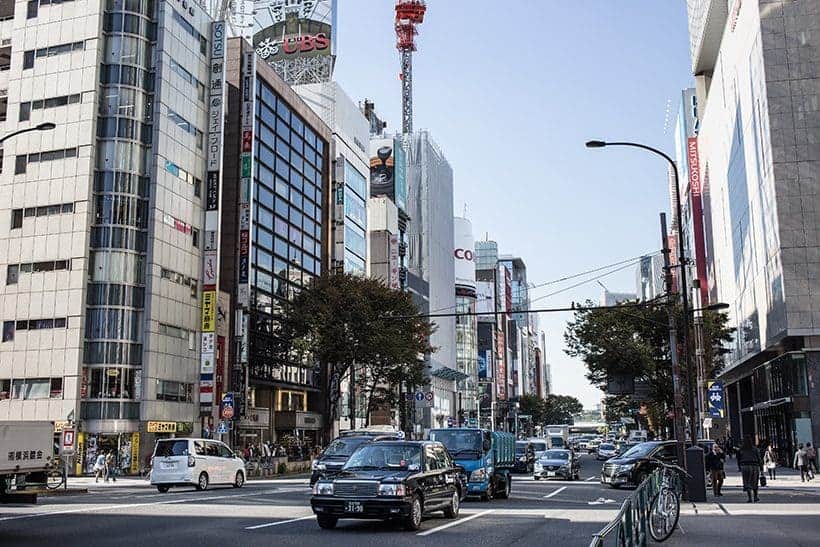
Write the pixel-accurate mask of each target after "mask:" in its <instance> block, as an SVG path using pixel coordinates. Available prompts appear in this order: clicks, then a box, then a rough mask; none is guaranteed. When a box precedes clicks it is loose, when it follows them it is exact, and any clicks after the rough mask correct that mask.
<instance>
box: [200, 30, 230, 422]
mask: <svg viewBox="0 0 820 547" xmlns="http://www.w3.org/2000/svg"><path fill="white" fill-rule="evenodd" d="M226 31H227V27H226V25H225V21H214V22H213V23H211V51H210V53H211V61H210V71H209V72H210V81H209V83H208V84H209V85H208V145H207V150H206V160H207V168H208V169H207V174H206V177H205V229H204V230H203V238H202V334H201V340H200V350H201V353H200V367H199V414H200V416H207V415H210V414H211V413H212V412H213V401H214V399H213V396H214V395H213V391H214V362H215V339H214V336H215V334H214V330H215V326H216V322H215V320H214V319H213V316H214V311H215V307H216V297H215V295H216V292H215V291H216V288H217V284H218V277H219V224H220V214H219V203H220V201H221V196H222V194H221V190H222V140H223V130H224V127H223V126H224V120H225V46H226V41H225V40H226Z"/></svg>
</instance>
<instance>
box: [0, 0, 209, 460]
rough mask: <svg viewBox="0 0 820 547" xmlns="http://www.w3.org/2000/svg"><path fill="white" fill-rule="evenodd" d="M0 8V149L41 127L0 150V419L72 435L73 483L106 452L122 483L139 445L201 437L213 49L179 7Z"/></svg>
mask: <svg viewBox="0 0 820 547" xmlns="http://www.w3.org/2000/svg"><path fill="white" fill-rule="evenodd" d="M15 8H16V9H15ZM0 10H5V12H4V13H2V14H0V15H2V16H0V36H2V38H3V43H2V46H0V104H2V107H1V108H0V112H2V116H1V117H0V134H6V133H9V132H12V131H15V130H17V129H22V128H26V127H31V126H34V125H36V124H39V123H41V122H53V123H55V124H56V128H55V129H53V130H51V131H46V132H33V133H28V134H25V135H19V136H17V137H15V138H12V139H9V140H8V141H6V142H5V143H4V144H5V148H4V149H3V150H2V155H3V156H4V160H5V161H2V162H0V165H2V168H0V186H2V188H3V195H4V196H6V199H3V200H2V203H0V216H5V217H6V218H8V221H7V222H4V223H2V226H3V227H2V228H0V240H2V249H3V250H2V253H0V262H2V271H3V272H4V288H3V291H2V294H0V302H2V305H0V309H2V312H1V313H2V322H3V335H2V343H0V420H20V419H32V420H52V421H54V422H55V424H56V425H57V427H58V428H59V427H63V426H65V425H66V424H73V425H74V426H75V427H78V428H79V430H80V434H79V436H78V445H77V450H78V453H79V454H80V458H78V465H77V469H76V471H77V472H82V471H88V470H89V469H90V465H91V463H92V462H93V461H94V457H95V455H96V454H97V453H98V452H99V451H101V450H105V449H114V450H119V457H120V461H121V462H126V463H127V464H128V465H126V464H125V463H124V464H123V467H124V468H127V469H129V470H131V471H132V472H136V471H138V470H139V466H140V463H141V462H142V461H144V460H143V458H144V456H145V455H146V454H147V453H148V452H149V451H150V450H151V448H152V446H153V443H154V439H155V437H157V436H161V435H167V434H169V433H170V434H176V433H180V434H186V433H192V432H197V433H199V430H200V422H199V420H198V419H197V418H196V417H197V416H198V415H199V412H198V410H199V408H198V407H197V403H198V402H199V393H198V389H197V387H198V385H199V380H200V340H199V337H198V335H197V333H198V332H199V331H200V326H201V325H200V303H199V302H200V300H199V299H200V294H201V286H202V283H203V279H202V277H201V275H202V249H203V244H204V241H203V239H204V238H203V228H204V226H203V211H204V209H205V203H204V201H205V199H206V196H205V195H204V184H203V180H204V179H205V176H206V162H205V158H206V152H205V149H206V133H207V132H208V116H207V114H208V100H209V93H208V89H209V87H208V86H209V82H210V67H209V61H210V59H211V57H212V55H213V54H214V51H215V50H216V51H217V53H218V51H219V50H220V48H221V47H222V41H221V35H219V33H218V32H217V33H214V34H217V35H216V36H214V34H212V24H211V20H210V17H209V16H208V15H207V14H206V13H205V12H204V11H203V10H202V9H201V8H199V7H198V6H197V5H196V4H195V3H188V4H184V3H180V2H128V3H126V2H121V1H118V0H112V1H108V2H84V3H82V4H77V5H76V6H75V3H57V2H55V3H38V2H33V3H29V4H28V5H26V4H24V3H19V2H18V3H16V4H15V3H14V2H3V3H2V5H0ZM8 17H11V18H8ZM35 35H36V36H37V43H36V45H35V44H34V42H32V40H31V38H32V37H33V36H35ZM3 64H4V65H5V66H3ZM4 69H5V70H4Z"/></svg>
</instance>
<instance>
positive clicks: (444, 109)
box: [335, 0, 691, 407]
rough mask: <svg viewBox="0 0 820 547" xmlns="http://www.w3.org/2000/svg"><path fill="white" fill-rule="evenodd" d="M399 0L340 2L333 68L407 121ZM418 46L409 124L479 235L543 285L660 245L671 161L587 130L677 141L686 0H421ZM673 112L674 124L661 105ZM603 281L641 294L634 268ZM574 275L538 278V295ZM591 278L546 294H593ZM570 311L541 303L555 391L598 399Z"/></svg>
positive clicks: (350, 88)
mask: <svg viewBox="0 0 820 547" xmlns="http://www.w3.org/2000/svg"><path fill="white" fill-rule="evenodd" d="M393 5H394V2H392V1H391V0H339V14H338V51H337V53H338V60H337V65H336V73H335V78H336V80H338V81H339V82H340V83H341V85H342V86H343V87H344V88H345V89H346V91H347V92H348V94H349V95H350V96H351V97H352V98H353V99H354V100H357V101H359V100H362V99H363V98H365V97H367V98H369V99H371V100H373V101H375V103H376V108H377V110H378V112H379V113H380V114H381V116H382V117H383V118H384V119H385V120H387V121H388V123H389V127H390V128H392V129H393V130H396V129H399V128H400V125H401V117H400V104H401V94H400V83H399V80H398V73H399V56H398V52H397V51H396V49H395V36H394V31H393ZM427 5H428V9H427V16H426V20H425V22H424V24H423V25H422V26H421V27H420V35H419V36H418V37H417V45H418V52H417V53H416V55H415V57H414V90H415V95H414V104H415V117H414V119H415V122H414V123H415V127H416V128H417V129H421V128H424V129H429V130H430V131H431V132H432V134H433V135H434V138H435V139H436V141H437V142H438V143H439V145H440V146H441V147H442V149H443V151H444V153H445V155H446V156H447V158H448V159H449V161H450V163H451V164H452V166H453V170H454V172H455V199H454V203H455V208H456V211H457V212H458V213H459V214H460V213H461V212H462V211H463V207H464V204H465V203H466V204H467V216H468V217H469V218H470V219H471V220H472V222H473V227H474V230H475V236H476V239H483V238H484V237H485V234H489V237H490V239H494V240H496V241H498V244H499V249H500V251H501V252H502V253H509V254H515V255H518V256H521V257H523V258H524V260H525V262H526V264H527V272H528V277H529V280H530V282H533V283H543V282H546V281H549V280H553V279H557V278H561V277H564V276H566V275H571V274H574V273H577V272H581V271H584V270H587V269H591V268H595V267H598V266H603V265H606V264H610V263H613V262H617V261H620V260H623V259H626V258H630V257H633V256H637V255H640V254H643V253H646V252H651V251H655V250H656V249H658V248H659V247H660V242H659V239H660V238H659V228H658V212H659V211H662V210H667V209H668V208H669V198H668V195H667V178H666V166H665V164H664V163H663V162H662V160H660V159H656V158H654V157H652V156H649V155H646V154H644V153H641V152H640V151H637V150H630V149H624V148H610V149H604V150H587V149H585V148H584V142H585V141H586V140H589V139H593V138H600V139H606V140H633V141H640V142H644V143H647V144H652V145H655V146H658V147H661V148H663V149H665V150H666V151H667V152H670V153H671V152H672V149H673V143H674V141H673V127H674V123H673V122H674V114H675V112H677V106H678V101H679V98H680V91H681V90H682V89H683V88H685V87H688V86H690V85H691V77H690V65H689V55H688V38H687V28H686V3H685V2H684V1H683V0H572V1H565V0H504V1H499V0H469V1H468V0H428V1H427ZM670 100H671V101H672V113H671V114H672V116H673V119H672V122H671V124H670V126H669V127H668V128H665V117H666V113H667V103H668V101H670ZM602 282H603V283H605V284H606V286H607V287H608V288H609V289H610V290H612V291H616V292H617V291H628V292H633V291H634V287H635V272H634V269H629V270H626V271H624V272H621V273H620V274H615V275H612V276H610V277H607V278H605V279H602ZM565 285H566V284H563V285H561V284H559V285H553V286H549V287H545V288H542V289H535V290H534V291H533V292H532V296H533V297H538V296H541V295H543V294H546V293H548V292H552V291H554V290H556V289H560V288H561V287H562V286H565ZM600 293H601V287H600V286H599V285H597V284H596V283H594V282H593V283H590V284H588V285H585V286H583V287H579V288H578V289H574V290H571V291H568V292H565V293H562V294H560V295H556V296H553V297H550V298H545V299H541V300H540V301H539V302H537V305H538V306H539V307H561V306H564V305H568V304H569V303H570V302H571V301H583V300H585V299H587V298H591V299H594V300H597V299H598V298H599V297H600ZM567 319H569V315H568V314H542V315H541V324H542V328H543V329H544V330H545V331H546V333H547V346H548V347H547V350H546V351H547V360H548V362H550V363H551V364H552V376H553V382H554V388H555V389H554V390H555V392H557V393H561V394H569V395H574V396H576V397H578V398H579V399H580V400H581V402H582V403H583V404H584V406H587V407H589V406H592V405H594V404H596V403H598V402H600V399H601V393H600V392H599V391H598V390H596V389H594V388H592V387H591V386H590V385H589V383H588V382H587V381H586V379H585V378H584V371H585V368H584V365H583V364H582V363H580V362H577V361H575V360H573V359H570V358H569V357H568V356H566V354H564V351H563V349H564V343H563V332H564V328H565V325H566V321H567Z"/></svg>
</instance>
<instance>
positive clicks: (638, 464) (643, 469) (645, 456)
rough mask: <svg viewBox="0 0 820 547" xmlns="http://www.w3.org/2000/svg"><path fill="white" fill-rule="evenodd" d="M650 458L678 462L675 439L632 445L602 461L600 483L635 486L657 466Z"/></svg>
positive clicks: (614, 485) (614, 486)
mask: <svg viewBox="0 0 820 547" xmlns="http://www.w3.org/2000/svg"><path fill="white" fill-rule="evenodd" d="M651 459H657V460H661V461H663V462H666V463H675V464H676V463H678V448H677V444H676V443H675V441H648V442H645V443H640V444H637V445H635V446H633V447H632V448H630V449H629V450H627V451H626V452H625V453H624V454H623V455H621V456H618V457H615V458H611V459H609V460H607V461H606V463H604V465H603V467H602V468H601V484H608V485H610V486H611V487H612V488H618V487H620V486H626V485H632V486H637V485H639V484H641V483H642V482H643V480H644V479H645V478H646V477H647V476H648V475H649V474H650V473H652V471H654V470H655V468H656V467H657V464H655V463H653V462H651V461H650V460H651Z"/></svg>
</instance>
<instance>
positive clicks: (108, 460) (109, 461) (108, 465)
mask: <svg viewBox="0 0 820 547" xmlns="http://www.w3.org/2000/svg"><path fill="white" fill-rule="evenodd" d="M114 467H115V466H114V453H113V452H111V451H110V450H109V451H108V452H106V453H105V482H108V479H110V478H111V476H112V474H113V473H114ZM116 481H117V479H114V482H116Z"/></svg>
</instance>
